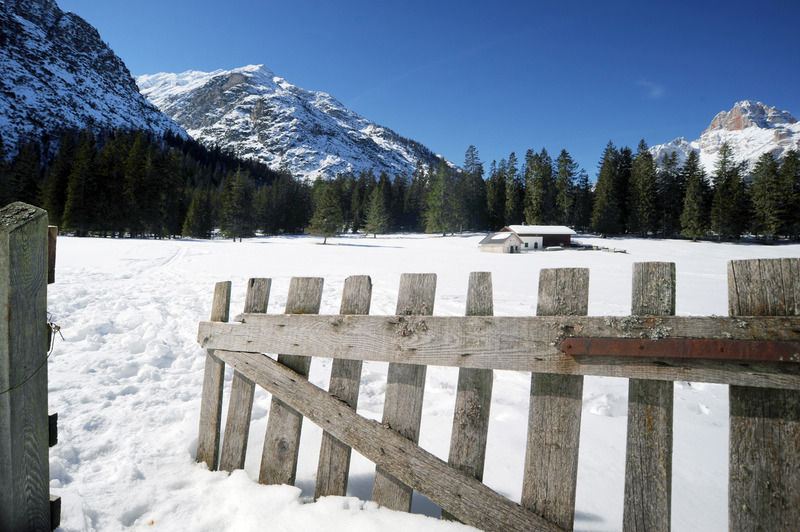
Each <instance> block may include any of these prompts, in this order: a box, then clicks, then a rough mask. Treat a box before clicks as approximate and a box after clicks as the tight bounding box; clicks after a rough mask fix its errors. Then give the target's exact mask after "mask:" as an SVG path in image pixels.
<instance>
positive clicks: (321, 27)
mask: <svg viewBox="0 0 800 532" xmlns="http://www.w3.org/2000/svg"><path fill="white" fill-rule="evenodd" d="M57 1H58V3H59V5H60V6H61V8H62V9H64V10H65V11H72V12H74V13H77V14H78V15H80V16H82V17H83V18H85V19H86V20H87V21H88V22H89V23H91V24H93V25H94V26H95V27H96V28H98V30H99V31H100V35H101V36H102V38H103V39H104V40H105V41H106V42H107V43H109V44H110V45H111V47H112V48H113V49H114V51H115V52H116V53H117V54H118V55H119V56H120V57H121V58H122V59H123V60H124V61H125V63H126V64H127V65H128V68H129V69H130V70H131V73H132V74H133V75H139V74H151V73H155V72H183V71H185V70H203V71H212V70H216V69H220V68H222V69H229V68H235V67H238V66H243V65H246V64H264V65H266V66H267V67H268V68H270V69H271V70H272V71H273V72H275V74H276V75H278V76H281V77H283V78H285V79H287V80H288V81H289V82H291V83H294V84H296V85H299V86H300V87H303V88H305V89H310V90H322V91H325V92H328V93H330V94H331V95H332V96H334V97H335V98H337V99H338V100H340V101H341V102H342V103H344V104H345V105H346V106H347V107H349V108H350V109H352V110H353V111H355V112H357V113H359V114H361V115H362V116H364V117H366V118H369V119H370V120H373V121H375V122H377V123H379V124H381V125H384V126H387V127H389V128H391V129H394V130H395V131H396V132H398V133H399V134H401V135H403V136H405V137H409V138H413V139H415V140H418V141H420V142H422V143H423V144H425V145H427V146H428V147H429V148H431V149H432V150H434V151H435V152H437V153H440V154H442V155H444V156H445V157H447V158H448V159H450V160H452V161H454V162H456V163H457V164H461V163H463V160H464V152H465V151H466V149H467V147H468V146H469V145H470V144H474V145H475V146H476V147H477V148H478V151H479V153H480V156H481V159H482V160H483V161H484V163H485V166H486V168H487V169H488V166H489V163H490V162H491V161H492V160H493V159H496V160H500V159H501V158H507V157H508V155H509V153H510V152H512V151H515V152H516V154H517V157H518V159H520V160H522V159H524V154H525V151H526V150H528V149H529V148H533V149H534V150H536V151H539V150H540V149H541V148H542V147H545V148H547V150H548V151H549V152H550V153H551V155H553V156H554V157H555V156H557V154H558V152H560V150H561V149H562V148H565V149H567V150H568V151H569V152H570V153H571V154H572V155H573V157H574V158H575V159H576V160H577V161H578V163H579V164H580V165H581V166H583V167H584V168H586V170H587V171H588V172H589V175H590V176H591V177H592V178H594V177H595V175H596V172H597V163H598V161H599V159H600V156H601V154H602V151H603V149H604V147H605V145H606V144H607V142H608V141H609V140H612V141H613V142H614V143H615V144H616V145H618V146H623V145H628V146H630V147H631V148H633V149H634V150H635V148H636V145H637V144H638V142H639V139H641V138H644V139H645V140H646V141H647V143H648V144H649V145H653V144H660V143H663V142H667V141H669V140H672V139H673V138H675V137H678V136H685V137H687V139H689V140H693V139H695V138H697V137H699V136H700V134H701V133H702V131H703V130H704V129H705V128H706V127H707V126H708V123H709V122H710V121H711V119H712V118H713V117H714V115H715V114H716V113H717V112H719V111H721V110H727V109H730V108H731V106H732V105H733V103H734V102H736V101H738V100H742V99H755V100H761V101H763V102H764V103H767V104H769V105H774V106H776V107H778V108H780V109H786V110H789V111H790V112H792V114H793V115H795V116H796V117H797V116H800V38H799V37H798V34H799V32H798V30H800V2H799V1H797V0H762V1H759V2H739V1H736V0H732V1H719V2H716V1H713V2H712V1H703V0H700V1H696V2H683V1H681V0H673V1H672V2H670V3H664V2H658V3H650V2H641V1H640V2H613V1H590V2H583V1H574V2H570V1H568V0H564V1H563V2H561V4H564V5H557V4H559V3H558V2H534V1H527V2H503V1H493V2H469V1H461V2H437V1H435V0H428V1H415V0H411V1H397V2H381V1H376V0H371V1H360V0H359V1H350V0H337V1H335V2H332V1H322V2H317V1H316V0H305V1H303V2H287V1H285V0H283V1H281V2H273V1H270V0H267V1H244V0H227V1H225V2H219V1H215V2H211V1H205V0H192V1H184V0H169V1H164V0H159V1H155V0H137V1H132V0H103V1H102V2H98V1H97V0H57Z"/></svg>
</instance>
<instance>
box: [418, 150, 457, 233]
mask: <svg viewBox="0 0 800 532" xmlns="http://www.w3.org/2000/svg"><path fill="white" fill-rule="evenodd" d="M453 184H454V179H453V177H452V172H451V170H450V167H449V166H448V164H447V161H445V160H444V159H442V161H441V162H440V163H439V167H438V169H437V170H436V173H435V174H434V175H433V176H432V177H431V181H430V185H429V187H428V195H427V201H426V209H425V230H426V231H427V232H429V233H436V232H441V233H442V236H445V235H446V234H447V232H448V231H453V230H454V228H455V223H454V216H453V202H454V199H455V198H454V194H453Z"/></svg>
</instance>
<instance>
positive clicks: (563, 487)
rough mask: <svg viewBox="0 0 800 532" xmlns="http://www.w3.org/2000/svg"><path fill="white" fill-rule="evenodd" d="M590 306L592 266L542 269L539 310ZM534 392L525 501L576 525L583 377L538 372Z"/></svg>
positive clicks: (574, 311)
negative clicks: (590, 268)
mask: <svg viewBox="0 0 800 532" xmlns="http://www.w3.org/2000/svg"><path fill="white" fill-rule="evenodd" d="M588 308H589V270H588V269H585V268H562V269H543V270H542V271H541V273H540V276H539V300H538V304H537V309H536V314H537V315H539V316H544V315H585V314H586V313H587V311H588ZM530 393H531V397H530V410H529V416H528V440H527V445H526V450H525V470H524V473H523V480H522V500H521V504H522V506H523V507H525V508H528V509H529V510H531V511H533V512H534V513H535V514H537V515H540V516H542V517H543V518H545V519H547V520H548V521H550V522H552V523H555V524H556V525H557V526H559V527H561V528H563V529H566V530H572V527H573V522H574V520H575V489H576V485H577V478H578V449H579V442H580V429H581V409H582V406H583V377H582V376H580V375H552V374H541V373H533V374H532V375H531V392H530Z"/></svg>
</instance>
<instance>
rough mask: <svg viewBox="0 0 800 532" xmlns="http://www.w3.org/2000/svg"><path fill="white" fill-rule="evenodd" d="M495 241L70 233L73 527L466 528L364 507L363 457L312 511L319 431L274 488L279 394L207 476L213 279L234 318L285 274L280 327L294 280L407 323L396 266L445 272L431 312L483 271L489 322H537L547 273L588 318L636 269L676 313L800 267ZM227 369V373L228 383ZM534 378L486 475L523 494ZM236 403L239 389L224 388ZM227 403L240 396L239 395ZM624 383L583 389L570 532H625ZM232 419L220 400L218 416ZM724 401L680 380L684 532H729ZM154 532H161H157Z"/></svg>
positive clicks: (443, 443) (505, 379) (438, 411)
mask: <svg viewBox="0 0 800 532" xmlns="http://www.w3.org/2000/svg"><path fill="white" fill-rule="evenodd" d="M483 237H484V235H465V236H454V237H446V238H442V237H438V236H427V235H402V236H383V237H379V238H360V237H348V238H345V237H340V238H329V239H328V242H329V244H328V245H325V246H321V245H317V244H318V243H319V242H320V241H321V240H320V239H318V238H312V237H291V236H286V237H270V238H268V237H262V238H253V239H249V240H245V242H243V243H232V242H231V241H192V240H172V241H154V240H151V241H145V240H111V239H90V238H84V239H78V238H71V237H60V238H59V243H58V264H57V271H56V283H55V284H53V285H51V286H50V288H49V291H48V299H49V301H48V310H49V311H50V312H51V313H52V315H53V319H54V321H55V322H56V323H57V324H58V325H60V326H61V327H62V332H63V335H64V339H63V340H61V339H58V340H57V341H56V344H55V350H54V352H53V354H52V355H51V357H50V361H49V385H50V411H51V412H58V414H59V443H58V445H56V446H55V447H53V448H52V449H51V450H50V467H51V479H52V480H51V491H52V492H53V493H55V494H57V495H60V496H61V497H62V504H63V511H62V530H65V531H94V530H96V531H116V530H150V529H152V530H170V531H171V530H194V531H206V530H207V531H242V530H244V531H246V530H260V529H263V528H264V524H265V523H268V528H269V529H270V530H354V531H361V530H363V531H368V530H369V531H372V530H389V531H392V530H397V531H401V530H409V529H416V530H426V531H427V530H467V529H468V528H467V527H464V526H462V525H457V524H453V523H444V522H441V521H439V520H437V519H434V518H432V517H426V516H424V515H420V513H426V514H429V515H437V514H436V510H437V509H436V507H435V506H434V505H432V503H430V502H429V501H427V500H424V499H423V498H421V497H415V500H414V506H413V510H414V511H415V512H418V513H417V514H404V513H398V512H392V511H389V510H386V509H380V508H377V507H376V506H375V505H374V504H373V503H371V502H364V501H367V500H368V499H369V497H370V494H371V486H372V479H373V475H374V466H373V465H372V464H371V463H370V462H368V461H367V460H366V459H365V458H363V457H361V456H359V455H358V454H357V453H354V455H353V459H352V465H351V477H350V488H349V489H350V492H349V493H348V495H349V496H348V497H328V498H324V499H322V500H320V501H319V502H316V503H311V502H310V498H311V496H312V495H313V487H314V475H315V474H316V467H317V456H318V452H319V442H320V438H321V431H320V429H318V428H317V427H315V426H314V425H313V424H311V423H305V424H304V427H303V436H302V440H301V451H300V452H301V455H300V460H299V465H298V474H297V478H298V482H297V484H298V486H299V487H289V486H262V485H259V484H258V483H257V477H258V467H259V460H260V454H261V442H262V441H263V437H264V431H265V427H266V420H267V415H268V412H269V404H270V402H269V401H270V397H269V395H268V394H267V393H266V392H264V391H263V390H261V389H258V391H257V393H256V397H255V403H254V409H253V422H252V427H251V431H250V440H249V441H250V449H249V453H248V458H247V461H246V465H245V471H239V472H236V473H234V474H232V475H227V474H226V473H222V472H209V471H208V470H207V469H206V467H205V466H204V465H202V464H201V465H198V464H195V463H194V460H193V456H194V453H195V449H196V445H197V427H198V416H199V405H200V391H201V386H202V378H203V365H204V357H205V354H204V351H203V350H202V349H201V348H200V347H199V346H198V344H197V343H196V332H197V323H198V322H199V321H201V320H205V319H207V318H208V315H209V312H210V306H211V300H212V293H213V286H214V283H215V282H216V281H220V280H231V281H233V293H232V299H231V315H235V314H238V313H239V312H240V311H241V309H242V308H243V305H244V295H245V288H246V280H247V279H248V278H249V277H271V278H272V279H273V284H272V290H271V300H270V303H269V312H270V313H280V312H282V310H283V307H284V305H285V302H286V296H287V290H288V285H289V280H290V278H291V276H322V277H324V278H325V286H324V291H323V300H322V308H321V312H322V313H324V314H335V313H337V312H338V308H339V298H340V297H341V290H342V286H343V282H344V279H345V278H346V277H347V276H349V275H355V274H369V275H371V276H372V281H373V300H372V313H373V314H392V313H393V312H394V308H395V303H396V297H397V287H398V282H399V277H400V274H401V273H403V272H435V273H437V275H438V287H437V293H436V303H435V309H434V313H435V314H436V315H463V313H464V308H465V294H466V288H467V280H468V275H469V272H471V271H490V272H492V274H493V285H494V312H495V315H498V316H499V315H517V316H519V315H531V314H533V313H534V312H535V308H536V297H537V290H538V271H539V270H540V269H541V268H553V267H589V268H591V283H590V292H589V298H590V299H589V313H590V314H591V315H609V314H612V315H625V314H628V313H629V312H630V304H631V301H630V290H629V289H628V288H627V287H629V286H631V271H632V266H631V265H632V263H633V262H639V261H652V260H671V261H675V262H676V263H677V277H678V279H677V280H678V288H677V313H678V314H679V315H691V314H694V315H711V314H717V315H724V314H726V313H727V288H726V287H727V281H726V262H727V261H728V260H730V259H740V258H757V257H759V258H761V257H786V256H789V257H800V245H786V246H768V247H765V246H758V245H735V244H719V243H708V242H706V243H692V242H685V241H672V240H637V239H620V240H613V241H609V240H608V239H599V238H589V237H584V236H577V237H574V238H575V240H576V241H579V242H581V243H585V244H601V245H604V246H613V247H616V248H623V249H626V250H627V251H628V253H625V254H623V253H601V252H592V251H573V250H565V251H562V252H559V253H548V252H533V253H523V254H490V253H481V252H480V251H479V250H478V242H479V241H480V240H481V239H482V238H483ZM329 373H330V360H329V359H324V358H315V359H314V362H313V363H312V367H311V373H310V380H311V382H313V383H315V384H316V385H318V386H322V387H327V381H328V378H329ZM230 379H231V372H230V370H229V371H228V373H227V374H226V381H227V385H229V384H230ZM385 379H386V365H385V364H380V363H365V364H364V372H363V378H362V386H361V392H360V399H359V408H358V410H359V413H361V414H362V415H364V416H367V417H369V418H372V419H380V417H381V412H382V408H383V394H384V391H385ZM456 380H457V370H455V369H454V368H437V367H431V368H429V370H428V372H427V381H426V394H425V401H424V405H423V420H422V427H421V437H420V444H421V445H422V446H423V447H424V448H426V449H428V450H429V451H431V452H433V453H434V454H436V455H437V456H439V457H441V458H443V459H445V460H446V459H447V453H448V449H449V438H450V427H451V425H452V415H453V408H454V402H455V387H456ZM529 386H530V376H529V375H528V374H525V373H520V372H510V371H497V372H495V384H494V397H493V401H492V407H491V422H490V427H489V438H488V450H487V461H486V472H485V476H484V481H485V482H486V484H487V485H489V486H490V487H491V488H493V489H495V490H496V491H498V492H500V493H502V494H503V495H506V496H508V497H511V498H512V499H514V500H517V501H518V500H519V497H520V493H521V483H522V464H523V460H524V454H525V427H526V424H527V409H528V394H529ZM226 389H227V388H226ZM226 397H227V392H226ZM626 401H627V383H626V381H625V380H624V379H613V378H587V379H586V384H585V387H584V406H583V417H582V425H581V446H580V461H579V471H578V490H577V503H576V510H577V511H576V521H575V527H576V530H619V529H620V528H621V520H622V491H623V484H624V459H625V458H624V453H625V430H626ZM223 412H224V414H223V416H224V415H225V413H227V404H225V405H224V406H223ZM727 434H728V401H727V387H726V386H722V385H710V384H697V383H693V384H688V383H676V385H675V429H674V438H675V455H674V466H673V475H674V480H673V494H672V500H673V527H674V529H675V530H710V531H713V530H724V529H726V528H727V489H726V483H727ZM149 525H152V526H153V527H152V528H151V527H150V526H149Z"/></svg>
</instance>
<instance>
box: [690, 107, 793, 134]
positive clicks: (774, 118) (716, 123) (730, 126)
mask: <svg viewBox="0 0 800 532" xmlns="http://www.w3.org/2000/svg"><path fill="white" fill-rule="evenodd" d="M795 122H797V120H796V119H795V118H794V117H793V116H792V115H791V113H789V112H788V111H781V110H779V109H778V108H776V107H772V106H768V105H766V104H764V103H762V102H757V101H754V100H742V101H740V102H736V103H735V104H734V105H733V108H732V109H731V110H730V111H721V112H719V113H717V116H715V117H714V119H713V120H712V121H711V124H709V126H708V128H706V130H705V132H704V133H708V132H711V131H714V130H719V129H724V130H727V131H740V130H742V129H745V128H748V127H760V128H774V127H776V126H780V125H787V124H794V123H795Z"/></svg>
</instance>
